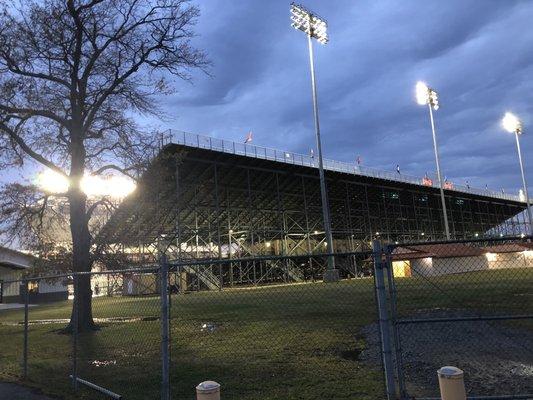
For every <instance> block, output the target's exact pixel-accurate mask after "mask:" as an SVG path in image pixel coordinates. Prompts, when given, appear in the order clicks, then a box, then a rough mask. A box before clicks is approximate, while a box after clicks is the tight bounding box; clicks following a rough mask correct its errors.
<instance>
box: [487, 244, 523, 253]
mask: <svg viewBox="0 0 533 400" xmlns="http://www.w3.org/2000/svg"><path fill="white" fill-rule="evenodd" d="M485 250H486V251H487V252H488V253H520V252H522V251H527V250H533V243H502V244H497V245H494V246H489V247H485Z"/></svg>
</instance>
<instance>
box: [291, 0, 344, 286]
mask: <svg viewBox="0 0 533 400" xmlns="http://www.w3.org/2000/svg"><path fill="white" fill-rule="evenodd" d="M291 21H292V22H291V25H292V27H293V28H295V29H297V30H300V31H302V32H304V33H305V34H306V35H307V47H308V49H309V66H310V69H311V89H312V93H313V115H314V117H315V136H316V147H317V150H318V173H319V177H320V195H321V198H322V218H323V220H324V231H325V234H326V238H325V239H326V243H327V248H328V249H327V251H328V253H329V254H333V252H334V249H333V235H332V234H331V217H330V212H329V206H328V195H327V191H326V179H325V177H324V161H323V158H322V141H321V139H320V123H319V118H318V100H317V90H316V78H315V61H314V56H313V40H312V39H313V38H314V39H316V40H317V41H318V42H319V43H321V44H326V43H327V42H328V40H329V38H328V30H327V23H326V21H325V20H324V19H322V18H320V17H319V16H318V15H316V14H314V13H312V12H311V11H309V10H308V9H307V8H305V7H304V6H301V5H299V4H296V3H292V4H291ZM338 280H339V270H338V269H336V268H335V258H334V257H333V255H330V256H328V267H327V270H326V272H325V274H324V281H326V282H333V281H338Z"/></svg>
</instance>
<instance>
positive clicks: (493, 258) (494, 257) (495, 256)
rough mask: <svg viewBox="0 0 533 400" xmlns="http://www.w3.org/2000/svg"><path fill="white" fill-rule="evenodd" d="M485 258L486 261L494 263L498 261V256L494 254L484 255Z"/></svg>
mask: <svg viewBox="0 0 533 400" xmlns="http://www.w3.org/2000/svg"><path fill="white" fill-rule="evenodd" d="M485 257H487V261H490V262H494V261H496V260H497V259H498V255H497V254H496V253H485Z"/></svg>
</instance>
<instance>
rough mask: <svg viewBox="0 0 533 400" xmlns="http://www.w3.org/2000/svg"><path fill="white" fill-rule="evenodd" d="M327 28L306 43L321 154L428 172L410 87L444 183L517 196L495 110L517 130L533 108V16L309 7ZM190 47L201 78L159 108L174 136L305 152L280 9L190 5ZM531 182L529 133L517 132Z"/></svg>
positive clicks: (400, 7)
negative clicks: (193, 18)
mask: <svg viewBox="0 0 533 400" xmlns="http://www.w3.org/2000/svg"><path fill="white" fill-rule="evenodd" d="M306 5H307V6H308V7H309V8H311V9H313V10H315V11H316V12H317V13H319V14H320V15H322V16H323V17H324V18H326V19H327V20H328V22H329V32H330V36H331V42H330V43H329V44H328V45H327V46H320V45H317V46H316V47H315V48H316V66H317V76H318V89H319V103H320V118H321V125H322V131H323V141H324V149H325V154H326V155H327V157H328V158H335V159H339V160H344V161H350V162H352V161H353V160H354V159H355V157H356V156H357V155H361V156H362V157H363V159H364V162H365V164H366V165H369V166H375V167H378V168H386V169H389V170H393V169H394V168H395V166H396V164H397V163H399V164H400V165H401V166H402V170H403V171H404V172H406V173H411V174H416V175H423V174H424V173H425V172H426V171H429V172H431V171H433V170H434V169H435V167H434V158H433V157H434V156H433V149H432V139H431V132H430V127H429V120H428V115H427V112H426V110H425V109H424V108H423V107H418V106H417V105H416V103H415V102H414V84H415V82H416V81H417V80H419V79H422V80H425V81H427V82H428V83H429V84H431V85H432V86H433V87H435V88H436V89H438V91H439V93H440V100H441V103H442V108H441V109H440V110H439V111H438V112H437V113H436V122H437V127H438V133H439V142H440V146H441V157H442V165H443V170H444V171H445V174H446V175H447V176H448V177H449V178H450V179H453V180H455V181H456V182H458V183H464V182H465V180H469V181H470V183H471V185H473V186H474V185H475V186H478V187H484V186H485V184H488V185H489V186H490V187H492V188H495V189H499V188H501V187H504V188H505V189H506V190H507V191H509V192H511V191H514V192H517V190H518V188H519V187H520V176H519V170H518V165H517V157H516V148H515V143H514V139H513V137H512V135H509V134H507V133H505V132H503V131H502V129H501V128H500V125H499V121H500V119H501V117H502V115H503V113H504V112H505V111H507V110H514V111H515V112H516V113H517V114H519V115H520V116H521V117H522V118H523V120H524V123H525V125H526V128H527V126H531V125H532V124H533V119H531V118H530V117H529V115H530V114H531V112H532V111H533V109H532V108H533V103H532V100H533V90H531V89H533V82H532V81H531V80H530V79H529V78H530V76H531V74H532V72H533V63H532V59H533V54H531V51H530V48H531V45H530V44H531V43H533V31H531V30H528V29H527V26H528V25H529V23H530V21H531V20H532V18H533V4H532V3H531V2H528V1H505V2H503V1H485V0H476V1H474V0H472V1H468V0H466V1H465V0H453V1H446V2H428V1H423V0H417V1H409V2H398V1H395V0H381V1H379V2H376V1H372V0H361V1H357V2H353V1H348V0H346V1H330V2H325V1H318V0H314V1H308V2H306ZM201 8H202V11H203V16H202V17H201V20H200V24H199V26H198V32H199V34H200V36H199V38H198V39H197V40H196V44H197V45H198V46H201V47H203V48H205V50H206V51H207V52H208V53H209V55H210V57H211V59H212V61H213V63H214V68H213V74H214V77H213V78H205V77H202V76H198V77H197V80H196V83H195V85H194V86H192V87H191V86H187V85H179V88H180V93H179V94H178V95H176V96H173V97H171V98H167V99H165V100H164V101H165V102H167V104H168V110H169V114H172V115H174V116H175V117H176V118H175V120H174V121H172V123H171V125H172V126H173V127H175V128H177V129H182V130H187V131H192V132H197V133H205V134H210V135H215V136H219V137H224V138H228V139H235V140H241V139H242V138H243V137H244V135H245V133H246V132H247V131H248V130H249V129H252V130H253V131H254V135H255V136H254V143H255V144H258V145H265V146H269V147H276V148H281V149H287V150H292V151H299V152H304V153H307V152H308V151H309V148H310V147H313V143H314V135H313V119H312V107H311V91H310V81H309V70H308V68H309V66H308V58H307V48H306V42H305V37H304V35H303V34H301V33H300V32H295V31H294V30H293V29H292V28H290V25H289V20H288V18H289V16H288V8H289V3H288V2H286V1H279V0H274V1H269V2H263V1H259V0H255V1H246V2H226V1H222V0H210V1H209V0H208V1H202V2H201ZM522 143H523V151H524V158H525V162H526V164H527V165H526V167H527V173H528V175H529V176H530V177H531V179H533V159H532V158H531V157H530V154H532V151H533V138H530V136H528V135H524V137H523V141H522Z"/></svg>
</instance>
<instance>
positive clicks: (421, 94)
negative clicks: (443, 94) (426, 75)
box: [416, 81, 439, 110]
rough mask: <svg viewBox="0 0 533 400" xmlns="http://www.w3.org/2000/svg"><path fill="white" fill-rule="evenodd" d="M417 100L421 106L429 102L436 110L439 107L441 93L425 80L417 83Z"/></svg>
mask: <svg viewBox="0 0 533 400" xmlns="http://www.w3.org/2000/svg"><path fill="white" fill-rule="evenodd" d="M416 101H417V103H418V104H420V105H421V106H424V105H426V104H429V105H430V106H431V107H433V109H434V110H438V109H439V95H438V94H437V91H436V90H435V89H431V88H430V87H428V85H426V84H425V83H424V82H420V81H419V82H417V83H416Z"/></svg>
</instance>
